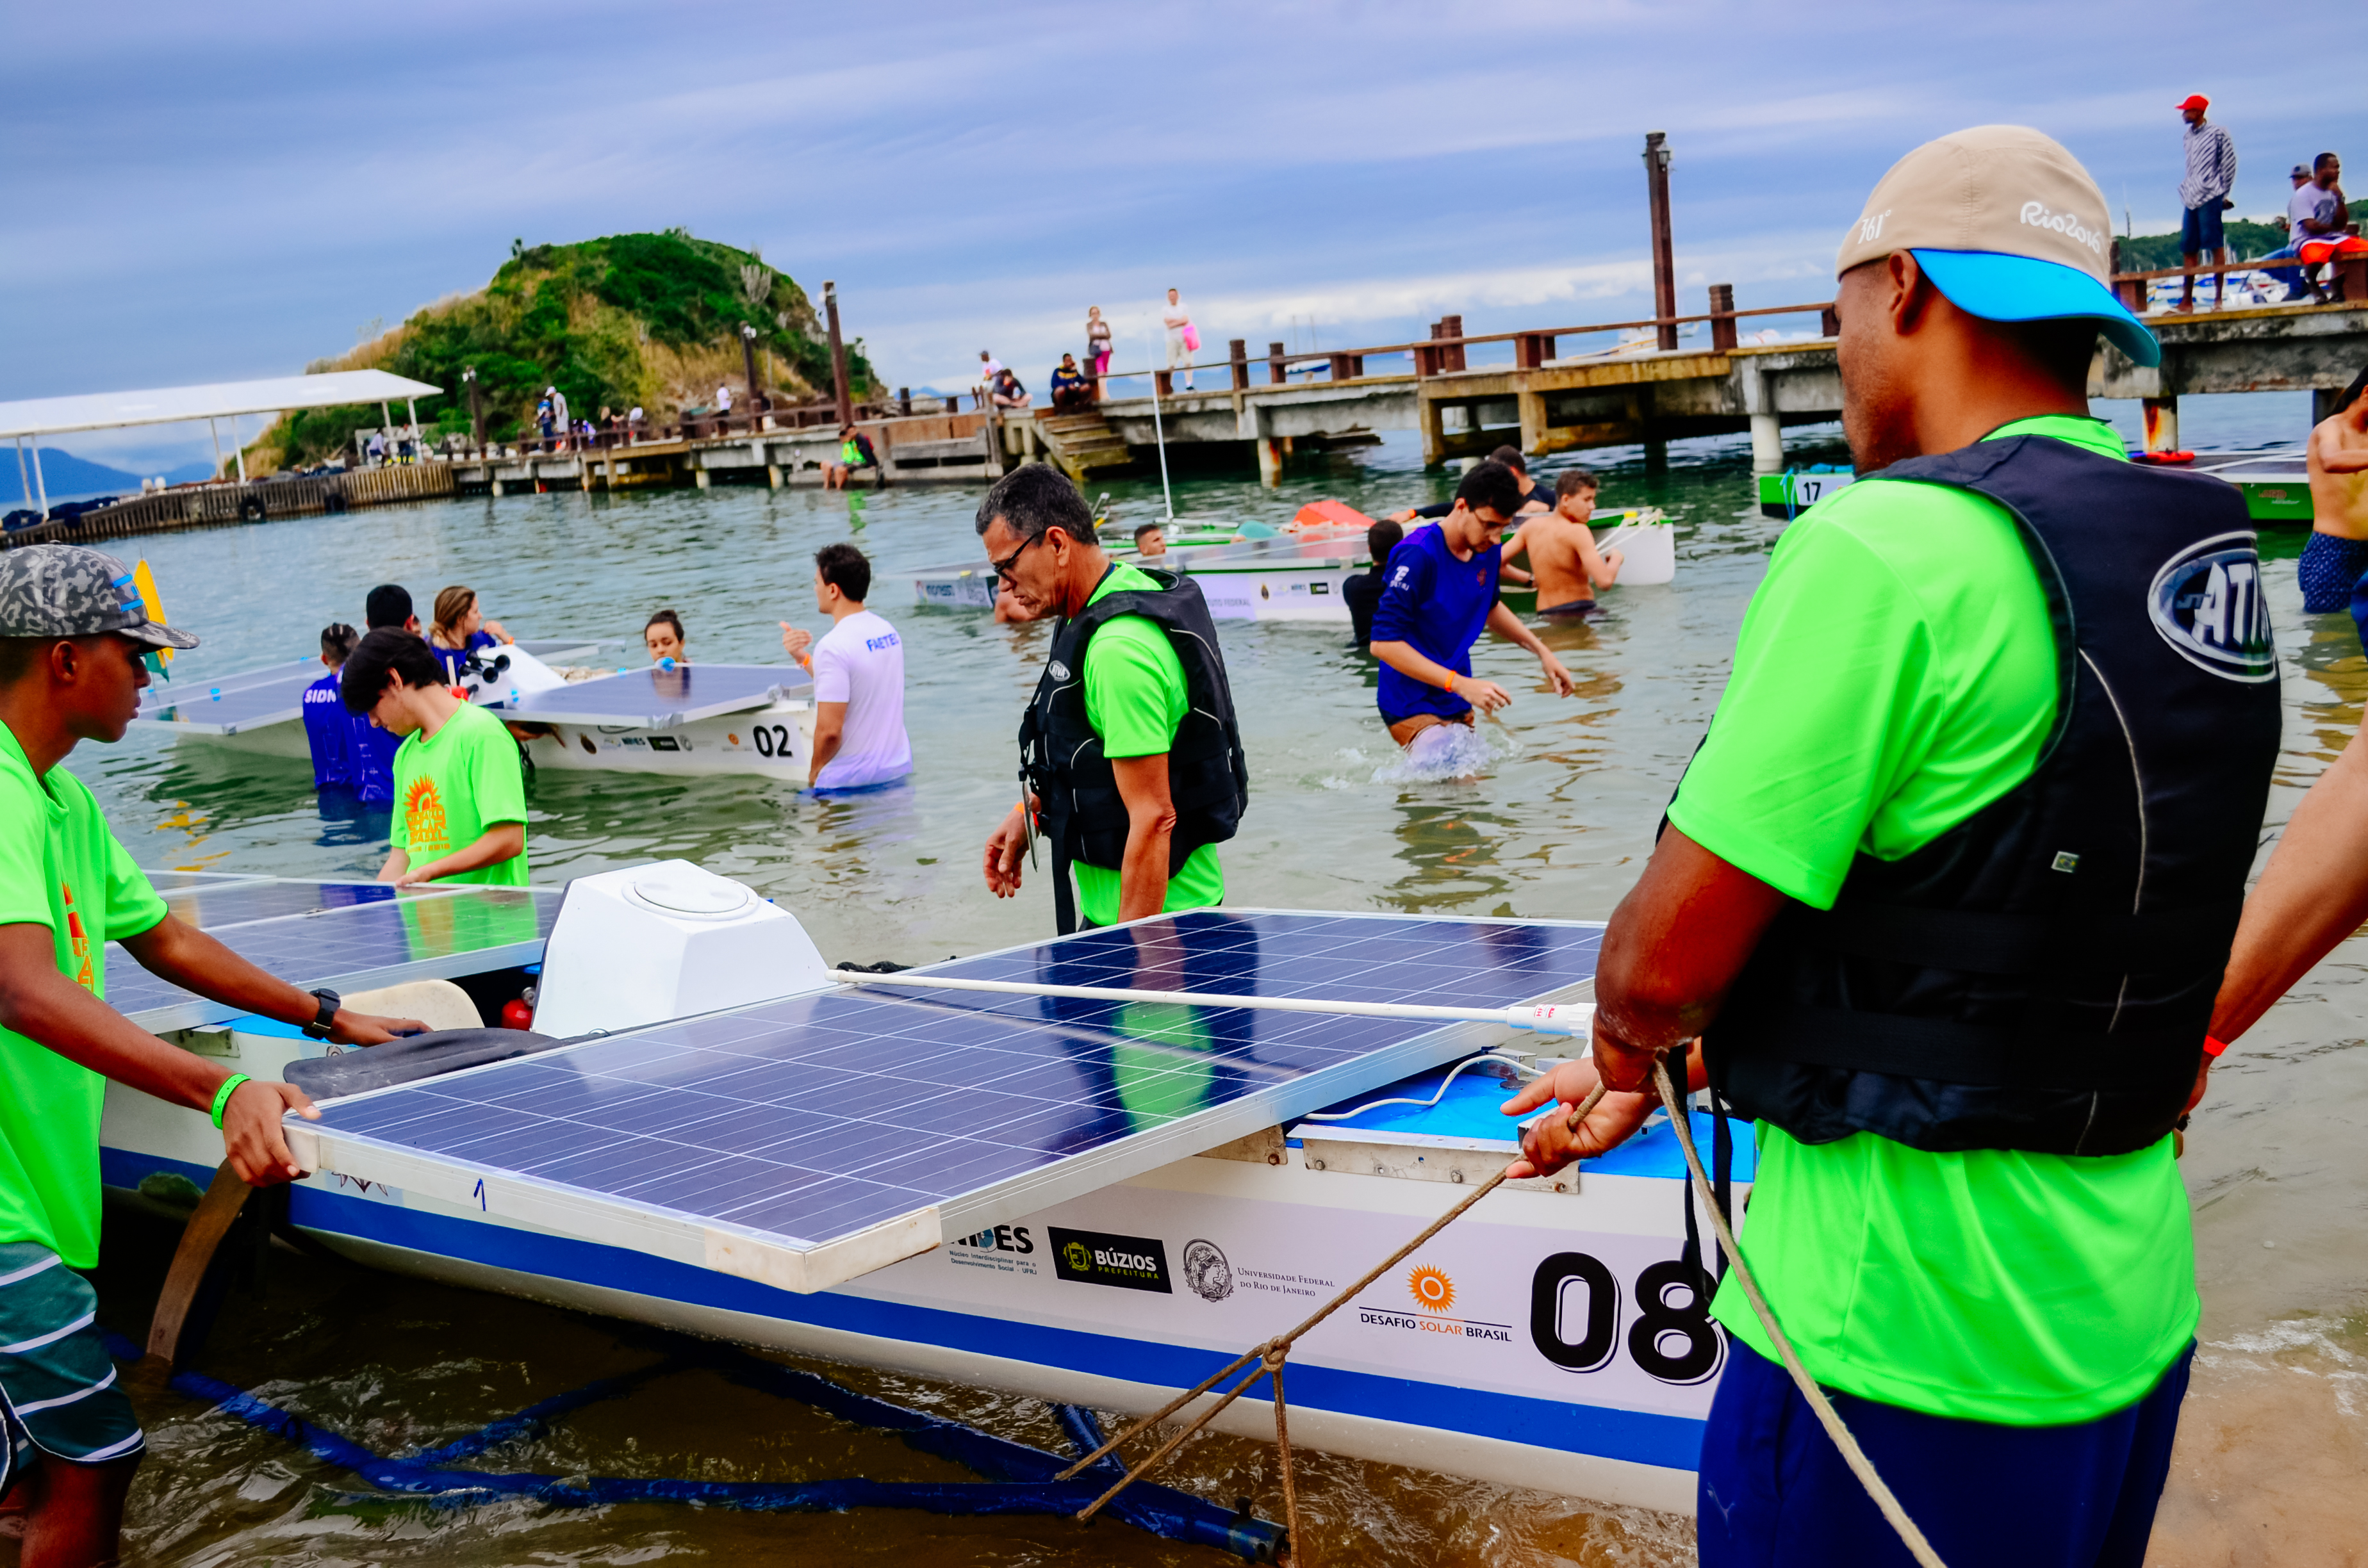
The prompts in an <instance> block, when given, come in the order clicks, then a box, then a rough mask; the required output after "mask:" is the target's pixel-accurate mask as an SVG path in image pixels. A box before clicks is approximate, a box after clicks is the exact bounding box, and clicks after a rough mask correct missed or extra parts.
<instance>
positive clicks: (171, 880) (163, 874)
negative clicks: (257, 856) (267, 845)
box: [141, 871, 268, 894]
mask: <svg viewBox="0 0 2368 1568" xmlns="http://www.w3.org/2000/svg"><path fill="white" fill-rule="evenodd" d="M141 875H142V876H144V877H146V878H147V879H148V885H149V886H151V887H153V888H154V889H155V890H156V891H157V892H161V893H166V894H170V893H172V892H176V891H178V890H179V889H182V888H219V887H228V886H229V885H230V884H231V883H233V882H259V881H267V880H268V879H266V878H263V877H259V876H255V875H251V874H249V873H247V872H244V871H142V873H141Z"/></svg>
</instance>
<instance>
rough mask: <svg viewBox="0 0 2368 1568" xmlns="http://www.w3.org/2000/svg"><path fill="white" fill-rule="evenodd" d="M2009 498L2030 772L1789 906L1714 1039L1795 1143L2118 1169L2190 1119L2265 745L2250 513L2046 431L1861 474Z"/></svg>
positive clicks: (2226, 494)
mask: <svg viewBox="0 0 2368 1568" xmlns="http://www.w3.org/2000/svg"><path fill="white" fill-rule="evenodd" d="M1872 482H1873V483H1904V482H1918V483H1933V484H1946V485H1952V486H1955V487H1957V488H1961V489H1964V490H1970V491H1972V492H1974V493H1975V494H1979V495H1984V496H1987V497H1988V498H1989V499H1990V500H1992V501H1995V502H1997V503H1998V505H1999V506H2003V507H2005V508H2006V510H2007V511H2008V513H2009V514H2010V515H2011V516H2012V517H2013V518H2014V520H2015V523H2016V525H2017V531H2018V533H2019V534H2020V536H2021V540H2022V542H2023V546H2024V548H2025V549H2026V550H2027V551H2029V552H2030V555H2031V559H2032V564H2033V565H2034V566H2035V567H2036V568H2037V570H2038V574H2039V580H2040V583H2041V585H2043V586H2044V589H2045V591H2046V596H2047V604H2048V611H2049V618H2050V621H2051V626H2052V630H2053V631H2054V634H2055V654H2056V665H2057V671H2056V673H2057V687H2056V691H2057V695H2056V711H2055V724H2054V727H2053V728H2052V729H2051V730H2050V731H2049V733H2048V735H2047V737H2046V740H2045V742H2044V745H2043V747H2042V750H2041V752H2040V760H2039V762H2038V765H2037V767H2035V768H2034V770H2033V771H2032V775H2031V776H2030V777H2029V778H2026V779H2025V780H2023V781H2022V782H2021V784H2019V785H2017V786H2016V787H2015V788H2014V789H2012V790H2009V791H2008V792H2007V793H2006V794H2005V795H2003V796H2001V797H2000V798H1999V799H1998V800H1997V801H1992V802H1991V803H1990V804H1989V805H1987V806H1986V807H1984V808H1983V809H1982V810H1980V811H1978V812H1975V813H1974V814H1973V815H1972V816H1971V817H1969V818H1967V819H1966V820H1965V821H1964V822H1962V823H1960V824H1957V825H1956V826H1955V827H1952V828H1951V829H1950V830H1949V831H1948V832H1946V833H1944V834H1942V835H1941V836H1940V837H1938V838H1936V839H1934V840H1933V841H1932V842H1931V843H1930V844H1928V845H1926V846H1923V847H1922V848H1920V849H1918V850H1917V851H1916V852H1914V853H1913V854H1910V855H1907V856H1906V857H1904V858H1900V859H1898V860H1895V861H1884V860H1880V859H1877V858H1874V857H1873V856H1870V855H1867V854H1865V853H1864V852H1862V851H1861V853H1860V855H1859V857H1858V858H1857V860H1856V861H1855V863H1854V864H1853V865H1852V866H1851V868H1850V873H1849V875H1848V876H1847V878H1845V880H1844V881H1843V884H1842V889H1841V893H1840V896H1839V899H1838V900H1837V901H1836V903H1835V904H1834V907H1833V909H1832V910H1831V911H1830V912H1826V913H1821V912H1818V911H1816V910H1812V909H1810V908H1808V907H1807V906H1805V905H1802V904H1797V903H1796V904H1793V905H1791V906H1789V907H1788V908H1787V909H1786V910H1785V912H1784V913H1783V914H1782V915H1780V916H1779V917H1778V919H1777V920H1776V922H1775V923H1774V924H1773V925H1772V926H1770V929H1769V931H1768V934H1767V936H1766V937H1764V938H1763V939H1762V940H1761V943H1760V945H1759V950H1758V951H1757V952H1756V953H1755V954H1754V955H1753V957H1752V959H1751V960H1750V962H1749V963H1748V965H1747V966H1746V967H1745V969H1744V971H1743V973H1742V975H1741V976H1740V977H1739V978H1738V980H1737V981H1736V985H1735V987H1734V988H1733V990H1732V991H1730V993H1729V994H1728V997H1727V1000H1726V1002H1725V1005H1724V1006H1722V1007H1721V1009H1720V1012H1719V1015H1718V1017H1717V1019H1716V1020H1715V1022H1714V1023H1713V1025H1712V1026H1711V1028H1709V1029H1708V1030H1707V1031H1705V1034H1704V1037H1703V1046H1704V1051H1705V1053H1706V1056H1707V1060H1708V1062H1709V1064H1710V1070H1711V1077H1712V1081H1713V1084H1714V1085H1716V1086H1717V1088H1718V1089H1719V1091H1720V1092H1722V1093H1723V1094H1724V1095H1725V1096H1726V1097H1728V1098H1729V1099H1731V1100H1733V1101H1734V1102H1735V1104H1736V1107H1737V1108H1738V1109H1740V1110H1741V1111H1742V1112H1743V1113H1744V1114H1746V1115H1748V1116H1751V1117H1755V1118H1760V1119H1766V1120H1769V1121H1771V1122H1773V1123H1775V1124H1776V1125H1777V1126H1779V1127H1781V1128H1782V1129H1783V1130H1784V1131H1787V1132H1789V1133H1791V1134H1792V1135H1793V1137H1795V1138H1798V1139H1800V1140H1802V1141H1803V1142H1810V1143H1823V1142H1832V1141H1833V1140H1835V1139H1839V1138H1842V1137H1845V1136H1847V1135H1849V1134H1850V1133H1852V1132H1857V1131H1868V1132H1874V1133H1879V1134H1881V1135H1882V1136H1884V1137H1885V1138H1889V1139H1892V1140H1894V1141H1896V1142H1901V1143H1905V1144H1908V1145H1910V1146H1912V1147H1914V1148H1918V1149H1926V1150H1934V1151H1950V1150H1965V1149H2021V1150H2028V1151H2032V1152H2035V1153H2059V1154H2115V1153H2128V1152H2130V1151H2133V1150H2136V1149H2142V1148H2145V1147H2147V1146H2148V1145H2150V1144H2152V1143H2154V1142H2157V1141H2158V1140H2159V1139H2160V1138H2161V1137H2162V1135H2163V1134H2164V1133H2165V1132H2167V1131H2169V1130H2170V1128H2171V1125H2172V1123H2173V1122H2174V1121H2175V1120H2176V1119H2178V1117H2179V1115H2180V1110H2181V1109H2182V1108H2183V1107H2184V1106H2185V1104H2186V1099H2187V1096H2188V1093H2189V1091H2190V1089H2191V1088H2192V1085H2193V1083H2194V1078H2195V1071H2196V1066H2197V1063H2198V1062H2199V1060H2200V1056H2201V1052H2202V1050H2203V1036H2204V1031H2205V1028H2206V1027H2207V1026H2208V1025H2209V1023H2210V1020H2211V1016H2212V1006H2213V999H2214V994H2215V993H2216V992H2217V991H2218V990H2219V986H2220V981H2221V977H2222V974H2223V971H2225V970H2226V965H2227V960H2228V950H2229V945H2230V942H2231V940H2232V938H2233V937H2234V936H2235V933H2236V929H2237V916H2238V915H2239V913H2240V912H2241V910H2242V907H2243V903H2244V892H2245V878H2246V875H2247V873H2248V870H2249V869H2250V868H2251V865H2252V862H2253V857H2254V852H2255V849H2256V848H2257V846H2258V844H2259V835H2260V824H2261V816H2262V812H2263V808H2264V807H2265V805H2266V803H2267V801H2268V797H2269V787H2270V772H2271V767H2272V765H2273V764H2274V763H2275V761H2276V758H2277V753H2278V738H2279V720H2280V715H2279V704H2278V684H2277V665H2276V658H2275V653H2274V650H2273V649H2272V647H2271V638H2270V623H2269V617H2268V614H2267V612H2266V610H2265V609H2264V608H2263V606H2262V603H2261V595H2260V560H2259V558H2258V557H2257V556H2256V554H2255V553H2254V544H2255V540H2254V534H2253V528H2252V524H2251V521H2250V520H2249V518H2248V516H2247V514H2246V510H2245V504H2244V502H2243V500H2242V498H2241V497H2240V496H2239V494H2237V491H2236V490H2235V489H2234V488H2233V487H2231V486H2229V485H2227V484H2226V483H2221V482H2220V481H2218V480H2214V479H2209V478H2203V477H2199V476H2197V475H2193V474H2183V473H2178V472H2167V471H2163V470H2158V469H2149V468H2143V467H2139V466H2137V465H2135V464H2132V463H2126V462H2121V461H2117V460H2113V459H2112V458H2108V457H2104V456H2101V455H2100V454H2097V453H2093V452H2088V451H2084V450H2082V449H2078V448H2077V447H2074V446H2071V445H2068V444H2066V443H2065V442H2062V441H2056V440H2052V439H2049V438H2047V437H2035V436H2025V437H2010V438H2009V439H2005V440H1998V441H1984V442H1978V443H1976V444H1975V445H1974V446H1971V447H1967V448H1964V449H1962V450H1959V451H1954V452H1950V453H1948V454H1946V455H1944V456H1941V457H1933V458H1918V459H1915V460H1909V461H1906V462H1901V463H1897V464H1895V465H1894V466H1893V467H1891V468H1889V469H1886V470H1884V472H1883V473H1882V474H1881V475H1879V476H1875V477H1874V479H1873V481H1872Z"/></svg>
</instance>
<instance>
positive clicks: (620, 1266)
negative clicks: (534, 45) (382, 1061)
mask: <svg viewBox="0 0 2368 1568" xmlns="http://www.w3.org/2000/svg"><path fill="white" fill-rule="evenodd" d="M100 1169H101V1175H102V1177H103V1179H104V1180H105V1181H106V1182H107V1184H108V1186H110V1187H137V1186H138V1185H139V1183H140V1178H141V1177H142V1176H145V1175H146V1174H148V1173H149V1172H151V1171H156V1170H171V1171H177V1172H179V1173H181V1174H182V1175H185V1176H188V1177H189V1178H190V1179H191V1180H192V1181H195V1182H196V1183H197V1184H198V1185H199V1187H203V1186H204V1185H205V1184H206V1183H207V1182H208V1181H209V1180H211V1178H212V1176H213V1173H212V1172H211V1171H210V1170H207V1169H206V1168H204V1167H203V1166H199V1165H188V1164H186V1163H184V1162H182V1161H179V1160H168V1159H162V1158H159V1157H157V1156H154V1155H148V1154H138V1153H131V1152H128V1151H122V1150H116V1149H106V1150H102V1151H101V1153H100ZM289 1218H290V1221H292V1222H293V1223H295V1224H297V1225H299V1226H301V1227H302V1228H304V1229H307V1230H316V1231H326V1232H330V1233H336V1234H339V1235H350V1236H355V1237H359V1238H360V1239H362V1240H366V1241H375V1242H383V1243H385V1244H388V1245H390V1246H399V1247H407V1248H410V1249H411V1250H413V1251H415V1252H422V1253H427V1254H431V1255H433V1256H439V1257H450V1258H455V1259H459V1260H461V1261H463V1262H467V1263H475V1264H481V1265H484V1267H490V1268H503V1269H508V1270H510V1271H511V1272H513V1273H518V1274H529V1275H539V1276H541V1277H544V1278H552V1279H559V1280H565V1281H568V1282H570V1283H574V1284H579V1285H589V1286H597V1287H599V1288H602V1289H606V1290H621V1291H627V1292H630V1293H632V1294H635V1295H643V1296H655V1297H659V1298H662V1299H664V1300H666V1301H680V1302H683V1303H685V1304H687V1305H691V1306H700V1307H712V1308H714V1309H716V1310H718V1311H722V1312H746V1313H747V1314H749V1315H750V1316H753V1317H765V1318H774V1319H778V1320H780V1321H781V1322H784V1323H795V1324H811V1325H813V1326H814V1327H816V1328H827V1329H836V1330H839V1331H842V1332H845V1333H848V1334H860V1335H871V1336H872V1337H874V1338H882V1339H898V1340H905V1341H907V1342H909V1343H912V1344H916V1345H926V1346H935V1347H939V1348H943V1349H951V1350H962V1351H968V1352H971V1353H973V1354H974V1355H980V1356H995V1357H1001V1358H1006V1359H1008V1360H1015V1361H1028V1362H1033V1363H1036V1364H1037V1365H1040V1366H1043V1367H1047V1368H1051V1369H1057V1370H1063V1371H1073V1372H1083V1373H1087V1374H1090V1375H1094V1376H1098V1377H1105V1378H1112V1379H1119V1380H1122V1381H1130V1382H1139V1383H1149V1384H1151V1385H1153V1386H1155V1387H1174V1388H1178V1389H1182V1388H1189V1387H1190V1386H1191V1385H1192V1384H1194V1383H1196V1382H1199V1381H1201V1379H1202V1378H1204V1377H1206V1376H1208V1375H1209V1374H1210V1373H1211V1372H1212V1371H1214V1370H1215V1369H1217V1368H1218V1367H1220V1366H1222V1365H1223V1364H1224V1362H1225V1361H1228V1360H1230V1359H1232V1358H1231V1357H1230V1356H1228V1355H1225V1354H1224V1353H1221V1352H1218V1351H1212V1350H1202V1349H1199V1348H1196V1347H1193V1346H1175V1345H1160V1344H1156V1343H1152V1342H1149V1341H1144V1340H1138V1339H1124V1338H1121V1337H1118V1336H1116V1335H1105V1334H1093V1333H1088V1332H1087V1331H1084V1330H1081V1329H1067V1328H1049V1327H1045V1326H1043V1325H1042V1324H1030V1323H1017V1322H1011V1321H1008V1320H1006V1319H1003V1318H995V1317H987V1316H985V1315H979V1314H973V1313H969V1312H951V1311H948V1310H946V1309H943V1308H939V1307H920V1306H913V1305H910V1304H908V1303H905V1302H902V1301H880V1300H876V1299H872V1298H869V1297H860V1296H852V1295H841V1294H838V1293H836V1292H831V1291H824V1292H821V1293H819V1294H816V1295H811V1296H801V1295H798V1294H796V1293H795V1292H793V1291H788V1290H774V1289H773V1288H771V1287H770V1286H767V1285H759V1284H757V1282H756V1281H754V1280H750V1279H742V1278H738V1277H736V1276H734V1275H729V1274H719V1273H716V1272H715V1271H713V1270H712V1269H705V1268H695V1267H691V1266H690V1265H689V1264H684V1263H677V1262H674V1261H672V1260H670V1259H667V1258H661V1257H654V1256H649V1255H648V1254H645V1253H639V1252H632V1251H628V1250H626V1249H624V1248H621V1247H611V1246H606V1245H603V1244H599V1243H597V1242H585V1241H577V1240H575V1239H572V1238H570V1237H565V1236H554V1235H547V1234H544V1233H541V1232H536V1231H524V1230H512V1229H509V1228H507V1227H506V1226H500V1225H491V1224H481V1223H478V1222H475V1221H467V1220H456V1219H452V1218H449V1217H447V1216H444V1215H439V1214H428V1213H423V1212H421V1211H419V1210H412V1209H399V1208H396V1207H395V1206H393V1204H388V1203H373V1202H370V1201H367V1200H365V1199H359V1198H348V1197H347V1196H345V1195H343V1194H341V1193H336V1192H329V1191H323V1190H320V1189H318V1188H315V1187H310V1186H300V1187H296V1188H295V1189H294V1191H293V1192H292V1193H290V1208H289ZM1291 1402H1292V1403H1293V1404H1295V1405H1307V1406H1313V1407H1315V1408H1317V1409H1322V1410H1327V1411H1334V1412H1338V1414H1341V1415H1359V1416H1365V1417H1369V1418H1371V1419H1373V1420H1377V1421H1386V1422H1391V1423H1393V1424H1395V1425H1397V1426H1429V1427H1435V1428H1438V1429H1440V1430H1441V1431H1448V1432H1460V1433H1464V1434H1467V1435H1469V1436H1472V1437H1492V1438H1495V1439H1497V1440H1498V1441H1500V1442H1507V1443H1518V1444H1521V1445H1524V1446H1527V1447H1531V1448H1541V1449H1558V1450H1561V1451H1564V1452H1567V1453H1574V1454H1592V1455H1598V1456H1600V1457H1602V1458H1605V1459H1614V1460H1629V1461H1631V1462H1634V1463H1636V1464H1648V1465H1658V1466H1662V1467H1664V1468H1666V1469H1670V1470H1681V1471H1691V1470H1693V1469H1694V1468H1695V1467H1696V1465H1697V1464H1698V1463H1699V1462H1700V1460H1701V1455H1702V1422H1700V1421H1697V1420H1694V1419H1692V1418H1691V1417H1688V1416H1680V1415H1656V1414H1653V1413H1651V1412H1647V1411H1635V1410H1620V1409H1616V1408H1613V1407H1611V1406H1606V1405H1594V1404H1579V1403H1565V1402H1563V1401H1560V1400H1553V1399H1530V1398H1524V1397H1520V1396H1518V1395H1513V1394H1501V1393H1493V1392H1487V1391H1485V1390H1476V1389H1463V1388H1454V1387H1449V1386H1445V1385H1441V1384H1438V1383H1428V1382H1421V1381H1416V1380H1414V1379H1410V1378H1389V1377H1382V1376H1379V1375H1376V1374H1374V1373H1372V1372H1356V1371H1348V1370H1344V1369H1339V1368H1335V1367H1325V1366H1320V1365H1314V1364H1308V1363H1302V1362H1293V1363H1292V1368H1291Z"/></svg>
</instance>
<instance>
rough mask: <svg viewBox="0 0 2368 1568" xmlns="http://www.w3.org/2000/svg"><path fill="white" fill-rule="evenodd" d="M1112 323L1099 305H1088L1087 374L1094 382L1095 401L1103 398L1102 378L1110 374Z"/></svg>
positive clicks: (1097, 401)
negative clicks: (1107, 320) (1103, 317)
mask: <svg viewBox="0 0 2368 1568" xmlns="http://www.w3.org/2000/svg"><path fill="white" fill-rule="evenodd" d="M1109 374H1110V323H1108V322H1106V321H1104V320H1103V319H1102V308H1101V307H1100V306H1099V305H1087V307H1086V375H1087V378H1088V379H1089V380H1091V381H1092V382H1093V384H1094V401H1095V402H1096V403H1099V402H1100V401H1101V399H1102V378H1103V377H1104V376H1107V375H1109Z"/></svg>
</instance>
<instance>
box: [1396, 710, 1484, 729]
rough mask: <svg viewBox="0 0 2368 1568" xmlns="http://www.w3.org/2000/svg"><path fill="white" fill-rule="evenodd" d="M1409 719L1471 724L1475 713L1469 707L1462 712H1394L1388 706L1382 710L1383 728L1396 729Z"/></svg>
mask: <svg viewBox="0 0 2368 1568" xmlns="http://www.w3.org/2000/svg"><path fill="white" fill-rule="evenodd" d="M1409 719H1436V720H1438V721H1439V722H1440V723H1443V724H1469V723H1471V722H1472V719H1473V715H1472V710H1471V709H1469V708H1466V709H1465V710H1463V712H1461V713H1393V712H1391V711H1390V710H1388V709H1386V708H1384V709H1383V710H1382V727H1383V729H1387V730H1395V729H1396V728H1397V727H1398V726H1399V725H1400V724H1403V723H1405V722H1406V721H1407V720H1409Z"/></svg>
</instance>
